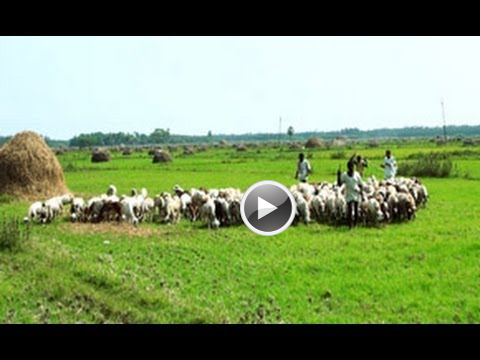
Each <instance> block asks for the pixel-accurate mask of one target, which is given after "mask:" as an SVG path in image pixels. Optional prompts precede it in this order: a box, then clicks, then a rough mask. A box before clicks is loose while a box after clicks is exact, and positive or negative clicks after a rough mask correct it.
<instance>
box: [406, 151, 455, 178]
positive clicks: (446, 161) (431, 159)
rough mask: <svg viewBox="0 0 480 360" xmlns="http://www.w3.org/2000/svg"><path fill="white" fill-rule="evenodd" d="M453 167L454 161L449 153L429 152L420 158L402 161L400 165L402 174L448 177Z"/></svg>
mask: <svg viewBox="0 0 480 360" xmlns="http://www.w3.org/2000/svg"><path fill="white" fill-rule="evenodd" d="M452 169H453V162H452V160H451V158H450V156H449V155H448V154H445V153H427V154H424V155H423V156H421V157H418V160H415V161H412V162H409V163H401V164H400V165H399V167H398V174H399V175H400V176H416V177H440V178H443V177H448V176H450V173H451V172H452Z"/></svg>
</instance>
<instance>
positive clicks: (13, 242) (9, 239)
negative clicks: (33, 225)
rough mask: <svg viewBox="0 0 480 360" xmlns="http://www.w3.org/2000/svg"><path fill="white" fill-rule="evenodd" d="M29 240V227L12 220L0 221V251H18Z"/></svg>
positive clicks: (15, 219)
mask: <svg viewBox="0 0 480 360" xmlns="http://www.w3.org/2000/svg"><path fill="white" fill-rule="evenodd" d="M29 238H30V227H29V226H24V225H23V224H22V223H21V222H20V220H19V219H18V218H16V217H14V218H1V219H0V251H12V252H13V251H18V250H20V249H21V248H22V247H23V245H24V244H25V242H26V241H28V239H29Z"/></svg>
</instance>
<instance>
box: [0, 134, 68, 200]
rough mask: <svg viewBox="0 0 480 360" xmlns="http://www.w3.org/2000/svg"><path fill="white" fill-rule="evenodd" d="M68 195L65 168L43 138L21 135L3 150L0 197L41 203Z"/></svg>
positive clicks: (0, 161) (1, 151) (0, 159)
mask: <svg viewBox="0 0 480 360" xmlns="http://www.w3.org/2000/svg"><path fill="white" fill-rule="evenodd" d="M67 192H69V190H68V188H67V186H66V184H65V177H64V175H63V169H62V167H61V166H60V163H59V162H58V159H57V158H56V156H55V154H54V153H53V151H52V150H51V149H50V147H49V146H48V145H47V144H46V143H45V141H44V140H43V138H42V137H41V136H40V135H38V134H36V133H34V132H31V131H24V132H21V133H18V134H17V135H15V136H14V137H13V138H12V139H10V141H8V142H7V143H6V144H5V145H4V146H3V147H2V148H1V149H0V194H8V195H10V196H13V197H16V198H19V199H23V200H38V199H44V198H49V197H53V196H57V195H62V194H65V193H67Z"/></svg>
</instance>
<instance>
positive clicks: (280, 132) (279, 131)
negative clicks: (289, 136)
mask: <svg viewBox="0 0 480 360" xmlns="http://www.w3.org/2000/svg"><path fill="white" fill-rule="evenodd" d="M281 135H282V117H281V116H280V121H279V125H278V145H279V146H280V136H281Z"/></svg>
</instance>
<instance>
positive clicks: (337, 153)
mask: <svg viewBox="0 0 480 360" xmlns="http://www.w3.org/2000/svg"><path fill="white" fill-rule="evenodd" d="M346 158H347V155H346V153H345V151H343V150H340V151H335V152H333V153H331V154H330V159H332V160H343V159H346Z"/></svg>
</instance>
